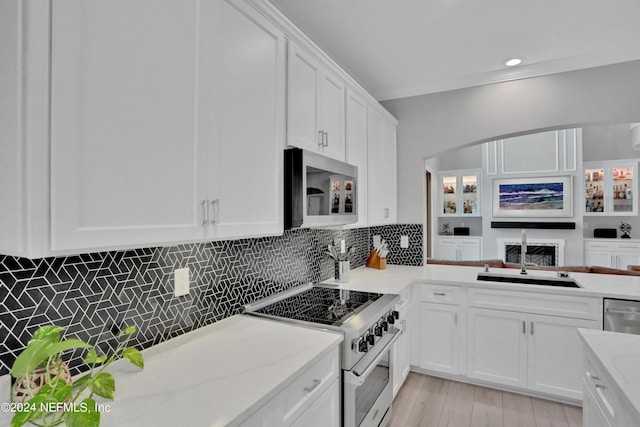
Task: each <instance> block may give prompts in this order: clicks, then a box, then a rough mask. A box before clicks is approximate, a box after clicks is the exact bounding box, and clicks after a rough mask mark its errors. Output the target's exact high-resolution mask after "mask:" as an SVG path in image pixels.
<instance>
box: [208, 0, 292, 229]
mask: <svg viewBox="0 0 640 427" xmlns="http://www.w3.org/2000/svg"><path fill="white" fill-rule="evenodd" d="M214 3H215V4H217V5H219V6H218V7H219V9H220V10H219V13H218V14H216V16H217V17H218V19H219V22H220V23H219V24H218V25H219V28H220V36H218V37H217V40H220V45H219V49H218V50H217V53H216V55H215V56H213V55H212V57H211V59H212V64H211V74H212V75H214V76H215V82H216V87H215V92H214V93H215V95H214V102H215V108H214V111H215V116H214V117H211V123H213V126H214V128H213V132H214V135H215V138H214V142H213V144H211V146H210V154H209V159H210V161H209V165H208V166H209V168H208V170H209V197H208V200H209V201H210V202H209V203H211V202H212V201H215V200H217V202H216V203H215V204H212V205H210V206H209V207H210V209H211V215H210V219H211V220H212V221H215V225H214V226H213V228H214V230H213V231H214V234H213V237H215V238H232V237H250V236H259V235H268V234H271V235H273V234H282V231H283V196H282V193H283V175H282V173H283V161H284V160H283V154H282V150H283V148H284V135H285V65H286V64H285V61H284V59H285V38H284V34H283V33H282V32H281V31H280V30H278V29H277V28H276V27H275V26H274V25H273V24H271V23H270V22H269V21H268V20H267V19H266V18H264V17H262V16H261V15H259V14H257V12H255V11H253V10H252V9H250V8H249V6H247V5H245V4H244V2H239V1H235V2H233V4H234V5H235V6H234V5H232V4H229V3H228V2H226V1H222V2H214Z"/></svg>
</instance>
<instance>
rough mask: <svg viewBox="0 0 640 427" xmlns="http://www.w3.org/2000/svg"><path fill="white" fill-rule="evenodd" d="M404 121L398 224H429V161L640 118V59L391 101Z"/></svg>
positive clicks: (400, 139) (400, 129) (400, 140)
mask: <svg viewBox="0 0 640 427" xmlns="http://www.w3.org/2000/svg"><path fill="white" fill-rule="evenodd" d="M382 104H383V105H384V107H385V108H387V109H388V110H389V111H390V112H391V113H392V114H393V115H394V116H395V117H396V118H397V119H398V120H399V121H400V124H399V127H398V222H399V223H424V203H423V199H424V196H423V194H424V159H425V158H428V157H432V156H435V155H437V154H439V153H442V152H444V151H448V150H453V149H456V148H461V147H465V146H469V145H472V144H473V143H475V142H484V141H491V140H495V139H498V138H500V137H506V136H515V135H521V134H525V133H531V132H536V131H542V130H549V129H560V128H567V127H581V126H582V125H583V124H586V123H631V122H638V121H640V120H639V119H640V61H632V62H627V63H622V64H616V65H612V66H607V67H598V68H591V69H587V70H581V71H573V72H568V73H560V74H554V75H550V76H543V77H536V78H531V79H524V80H516V81H511V82H505V83H497V84H492V85H486V86H479V87H474V88H468V89H460V90H456V91H449V92H441V93H436V94H430V95H422V96H415V97H409V98H402V99H395V100H389V101H384V102H383V103H382Z"/></svg>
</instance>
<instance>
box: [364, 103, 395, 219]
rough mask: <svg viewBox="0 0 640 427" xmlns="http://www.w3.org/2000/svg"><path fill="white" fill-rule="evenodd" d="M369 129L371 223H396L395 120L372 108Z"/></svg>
mask: <svg viewBox="0 0 640 427" xmlns="http://www.w3.org/2000/svg"><path fill="white" fill-rule="evenodd" d="M368 129H369V132H368V146H367V149H368V154H367V158H368V169H367V177H368V182H367V186H368V188H367V190H368V194H367V197H368V211H367V214H368V219H369V225H370V226H373V225H384V224H395V223H396V222H397V218H398V212H397V204H398V195H397V172H396V171H397V166H396V158H397V154H396V145H397V143H396V123H393V122H392V121H391V120H390V119H388V118H387V117H385V116H383V114H382V113H381V112H379V111H378V110H377V109H375V108H369V121H368Z"/></svg>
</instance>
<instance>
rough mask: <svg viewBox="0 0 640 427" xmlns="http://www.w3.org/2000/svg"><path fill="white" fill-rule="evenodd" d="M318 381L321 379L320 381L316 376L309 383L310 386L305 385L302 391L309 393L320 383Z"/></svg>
mask: <svg viewBox="0 0 640 427" xmlns="http://www.w3.org/2000/svg"><path fill="white" fill-rule="evenodd" d="M320 383H322V381H320V380H319V379H317V378H314V380H313V383H311V386H310V387H305V388H304V391H306V392H307V393H311V392H312V391H313V390H315V389H316V388H318V386H319V385H320Z"/></svg>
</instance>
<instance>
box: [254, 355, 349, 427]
mask: <svg viewBox="0 0 640 427" xmlns="http://www.w3.org/2000/svg"><path fill="white" fill-rule="evenodd" d="M339 357H340V353H339V349H338V347H336V348H335V349H332V350H331V352H330V353H328V354H326V355H324V356H323V357H322V358H321V359H320V360H319V361H318V362H316V363H315V364H314V365H313V366H311V367H310V368H308V369H306V370H305V371H304V372H302V373H301V374H299V375H298V376H297V377H296V378H294V379H293V381H291V382H290V383H289V385H287V386H286V387H285V388H284V390H282V391H280V392H279V393H278V394H277V395H276V396H275V397H274V398H273V399H271V400H270V401H269V402H267V403H266V404H265V405H264V406H262V407H261V408H260V409H258V411H257V412H254V413H253V414H252V415H251V416H250V417H249V418H248V419H246V420H245V421H244V422H242V424H241V425H242V426H243V427H263V426H264V427H266V426H275V425H277V426H322V427H325V426H326V427H338V426H339V425H340V359H339Z"/></svg>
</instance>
